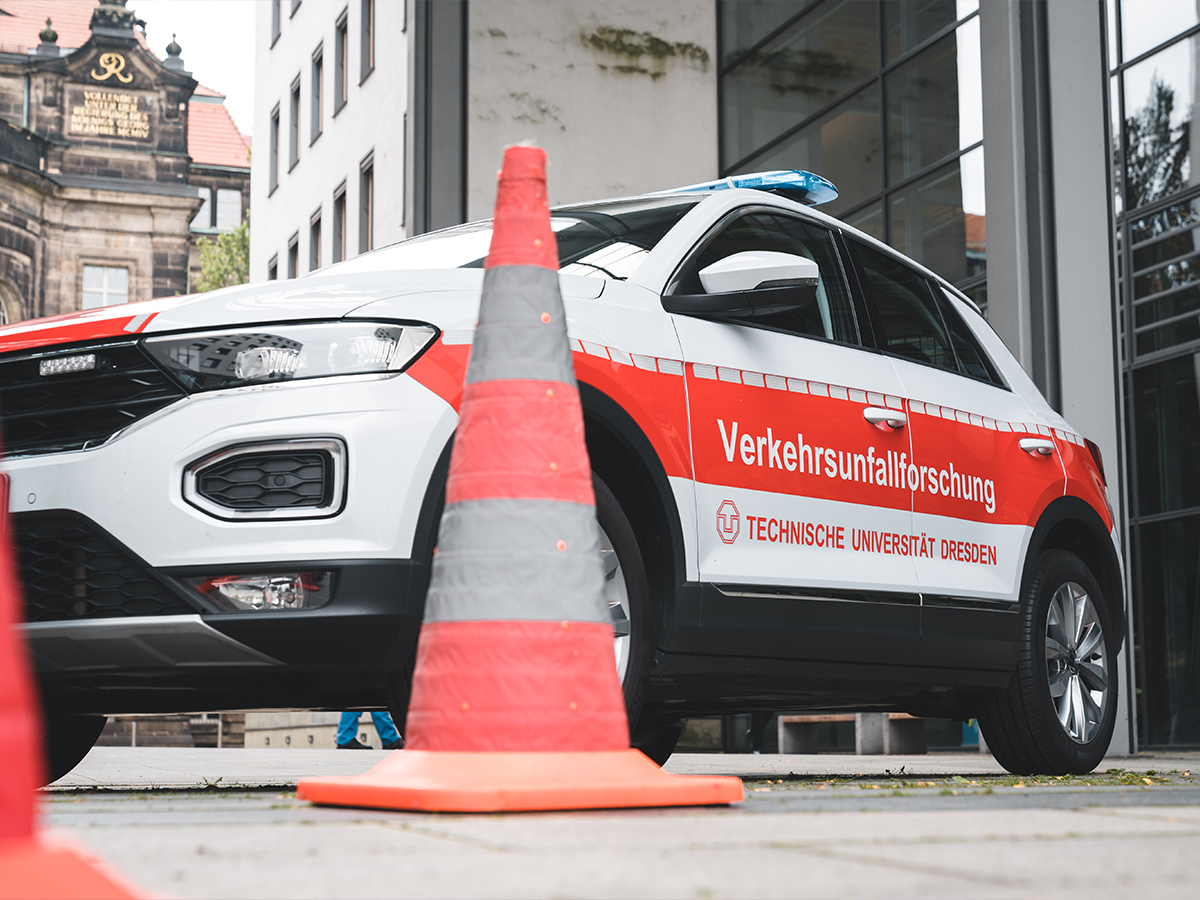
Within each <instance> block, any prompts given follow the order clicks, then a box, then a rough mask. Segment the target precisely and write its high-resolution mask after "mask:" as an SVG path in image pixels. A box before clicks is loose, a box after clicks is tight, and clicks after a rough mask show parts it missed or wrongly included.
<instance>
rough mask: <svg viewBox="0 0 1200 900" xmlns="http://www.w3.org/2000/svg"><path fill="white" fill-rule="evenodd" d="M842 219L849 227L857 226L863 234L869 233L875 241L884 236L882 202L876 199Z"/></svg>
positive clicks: (880, 239)
mask: <svg viewBox="0 0 1200 900" xmlns="http://www.w3.org/2000/svg"><path fill="white" fill-rule="evenodd" d="M843 221H844V222H845V223H846V224H847V225H849V226H850V227H851V228H857V229H858V230H859V231H861V232H863V233H864V234H869V235H870V236H871V237H873V238H875V240H877V241H882V240H883V239H884V237H885V235H884V232H883V204H882V203H880V202H878V201H876V202H875V203H872V204H871V205H870V206H864V207H863V208H862V209H860V210H858V212H856V213H854V214H852V215H849V216H845V217H844V218H843Z"/></svg>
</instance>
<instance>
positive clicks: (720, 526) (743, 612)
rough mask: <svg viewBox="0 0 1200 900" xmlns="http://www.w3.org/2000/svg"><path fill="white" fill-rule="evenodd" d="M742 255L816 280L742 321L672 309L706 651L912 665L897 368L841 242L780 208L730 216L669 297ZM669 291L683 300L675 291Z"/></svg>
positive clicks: (914, 619) (913, 603)
mask: <svg viewBox="0 0 1200 900" xmlns="http://www.w3.org/2000/svg"><path fill="white" fill-rule="evenodd" d="M745 251H774V252H781V253H790V254H794V255H797V256H802V257H805V258H807V259H811V260H814V261H815V262H816V263H817V265H818V267H819V270H820V277H819V283H818V287H817V293H816V297H815V300H813V301H812V302H811V303H809V305H807V306H806V307H804V308H801V309H795V310H791V311H787V312H777V313H774V314H770V315H765V316H760V317H755V318H750V319H742V320H735V319H729V318H725V319H721V318H714V317H711V316H701V315H688V314H687V313H686V312H677V313H676V314H675V315H674V321H675V327H676V329H677V332H678V334H679V340H680V346H681V348H682V351H683V355H684V359H685V362H686V366H685V378H686V387H687V393H688V411H689V427H690V431H691V442H692V455H693V465H694V475H695V483H696V515H697V533H698V539H697V546H698V555H699V570H700V579H701V582H702V599H701V624H700V633H701V640H700V644H699V646H698V647H697V649H699V650H702V651H708V652H732V653H739V654H745V655H755V656H773V657H792V658H805V659H825V660H844V661H856V662H877V663H881V662H889V663H902V662H906V661H907V660H908V658H909V657H910V656H911V654H912V652H913V650H914V648H915V646H916V641H917V639H918V631H919V608H918V603H919V598H918V596H917V590H918V588H917V578H916V570H915V567H914V566H913V562H912V559H911V557H910V556H908V555H905V553H904V552H902V549H903V548H906V547H907V545H908V542H909V541H910V537H909V535H910V532H911V527H910V526H911V524H912V513H911V503H912V500H911V491H910V490H909V489H908V488H907V487H905V486H902V485H901V484H900V481H899V472H900V471H901V469H902V468H903V466H904V465H906V464H907V460H908V459H909V457H910V456H911V453H912V451H911V448H910V446H909V440H908V433H907V431H906V430H905V429H904V428H903V418H904V415H903V404H902V402H901V399H900V382H899V379H898V378H897V376H896V372H895V369H894V367H893V366H892V364H891V362H890V360H888V359H886V358H885V357H883V356H881V355H879V354H877V353H872V352H866V351H864V350H863V349H862V348H861V346H860V344H859V337H858V330H857V321H856V313H855V311H854V309H853V305H852V301H851V297H850V295H849V292H848V290H847V283H846V280H845V270H844V267H843V263H842V260H841V257H840V253H839V250H838V247H837V243H836V241H835V238H834V235H833V233H832V232H831V231H830V230H829V229H827V228H824V227H822V226H820V225H817V224H815V223H812V222H809V221H805V220H801V219H799V218H796V217H792V216H790V215H787V214H785V213H782V212H780V211H778V210H770V209H755V210H749V211H741V212H739V213H735V214H734V215H733V216H731V217H727V218H726V220H725V221H723V222H722V223H721V224H719V225H718V226H717V227H716V228H715V229H714V231H713V232H712V233H710V235H709V237H708V238H707V239H706V240H705V241H702V242H701V244H700V245H699V246H698V247H697V248H696V250H695V251H694V252H693V254H692V256H691V258H690V259H689V260H688V261H687V262H685V264H684V265H683V267H682V268H681V269H680V270H679V272H678V273H677V276H676V277H675V278H674V279H673V280H672V282H671V284H669V285H668V288H667V294H671V295H684V296H697V295H699V294H701V293H702V292H703V286H702V284H701V283H700V280H699V273H700V272H701V271H702V270H704V269H705V268H707V267H708V266H710V265H712V264H713V263H715V262H717V261H720V260H723V259H726V258H728V257H730V256H732V255H733V254H735V253H741V252H745ZM668 300H675V301H676V302H667V301H668ZM664 302H665V303H666V305H667V306H668V308H670V309H675V310H679V309H680V303H679V302H678V300H677V299H676V298H675V297H674V296H672V297H669V298H664ZM864 413H866V415H864ZM887 418H890V419H891V420H892V422H893V423H894V424H895V425H897V426H899V427H891V426H889V425H888V424H886V422H883V421H881V419H887Z"/></svg>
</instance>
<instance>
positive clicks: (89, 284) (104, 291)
mask: <svg viewBox="0 0 1200 900" xmlns="http://www.w3.org/2000/svg"><path fill="white" fill-rule="evenodd" d="M128 302H129V270H128V269H127V268H125V267H124V266H84V267H83V304H82V306H81V307H80V308H81V309H98V308H100V307H102V306H116V305H117V304H119V303H128Z"/></svg>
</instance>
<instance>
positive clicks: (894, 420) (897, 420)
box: [863, 406, 908, 429]
mask: <svg viewBox="0 0 1200 900" xmlns="http://www.w3.org/2000/svg"><path fill="white" fill-rule="evenodd" d="M863 418H864V419H866V420H867V421H868V422H870V423H871V424H872V425H875V426H877V427H879V428H884V429H889V428H903V427H904V426H905V425H906V424H907V423H908V416H906V415H904V413H902V412H898V411H897V410H894V409H882V408H881V407H878V406H868V407H867V408H866V409H864V410H863Z"/></svg>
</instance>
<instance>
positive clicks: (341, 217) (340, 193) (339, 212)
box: [329, 179, 346, 263]
mask: <svg viewBox="0 0 1200 900" xmlns="http://www.w3.org/2000/svg"><path fill="white" fill-rule="evenodd" d="M332 238H333V244H332V247H331V248H330V254H329V257H330V259H329V261H330V263H340V262H342V261H343V260H344V259H345V258H346V182H345V180H344V179H343V181H342V183H341V184H339V185H338V186H337V187H335V188H334V189H333V235H332Z"/></svg>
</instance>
